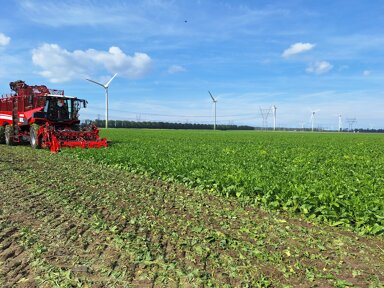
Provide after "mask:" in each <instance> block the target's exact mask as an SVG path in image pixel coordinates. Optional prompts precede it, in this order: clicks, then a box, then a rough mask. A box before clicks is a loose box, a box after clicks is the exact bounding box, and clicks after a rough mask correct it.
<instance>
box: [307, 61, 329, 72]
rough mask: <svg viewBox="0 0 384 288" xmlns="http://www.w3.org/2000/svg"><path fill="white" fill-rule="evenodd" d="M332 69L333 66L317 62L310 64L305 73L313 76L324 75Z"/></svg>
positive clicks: (324, 62)
mask: <svg viewBox="0 0 384 288" xmlns="http://www.w3.org/2000/svg"><path fill="white" fill-rule="evenodd" d="M332 68H333V66H332V65H331V64H330V63H329V62H327V61H317V62H315V63H311V64H310V65H309V66H308V67H307V69H306V70H305V71H307V72H308V73H314V74H324V73H326V72H328V71H330V70H331V69H332Z"/></svg>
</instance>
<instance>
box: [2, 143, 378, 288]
mask: <svg viewBox="0 0 384 288" xmlns="http://www.w3.org/2000/svg"><path fill="white" fill-rule="evenodd" d="M0 159H1V160H0V169H1V171H2V173H1V176H0V185H1V186H0V187H2V190H1V198H2V199H4V201H3V202H2V206H1V209H0V217H1V218H0V219H1V222H0V227H1V230H0V245H1V246H0V255H1V258H0V261H1V266H0V267H1V268H0V281H2V282H3V285H8V286H12V285H13V284H15V283H18V285H19V284H20V285H21V284H22V283H29V284H31V285H32V284H33V285H41V286H43V287H44V285H45V286H46V287H51V286H55V285H58V283H67V284H68V285H91V286H92V287H105V286H109V287H123V286H137V287H143V286H148V287H149V286H151V287H152V286H156V287H178V286H180V287H185V286H193V287H195V286H206V285H215V286H223V285H228V286H244V285H251V286H257V285H260V286H262V285H264V286H268V285H269V286H270V287H280V286H283V285H291V286H293V287H312V286H316V285H318V286H322V287H324V286H337V285H339V286H341V287H342V285H344V284H345V285H355V286H360V287H365V286H369V285H373V286H375V285H377V286H378V285H381V284H382V283H383V282H384V273H383V271H384V261H383V260H384V252H383V250H382V249H381V247H384V246H383V244H384V242H383V240H382V238H380V237H367V236H359V235H358V234H356V233H353V232H350V231H347V230H342V229H339V228H334V227H329V226H324V225H314V224H310V223H308V222H305V221H303V220H300V219H296V218H292V217H288V216H287V215H285V214H282V213H279V212H267V211H263V210H260V209H258V208H251V207H247V206H245V207H244V206H243V205H241V203H240V202H238V201H237V200H235V199H227V198H222V197H220V196H215V195H212V194H209V193H205V192H202V191H193V190H190V189H188V188H186V187H184V186H181V185H178V184H171V183H167V182H163V181H160V180H153V179H149V178H146V177H144V176H140V175H135V174H131V173H129V172H126V171H122V170H116V169H113V168H111V167H107V166H105V165H101V164H96V163H93V162H91V161H80V160H77V159H75V158H74V157H72V156H70V155H65V154H57V155H54V154H50V153H48V152H47V151H34V150H31V149H30V148H29V147H6V146H0ZM5 258H6V259H5ZM11 270H12V272H11ZM343 283H344V284H343ZM380 283H381V284H380Z"/></svg>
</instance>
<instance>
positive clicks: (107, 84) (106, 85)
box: [104, 73, 117, 88]
mask: <svg viewBox="0 0 384 288" xmlns="http://www.w3.org/2000/svg"><path fill="white" fill-rule="evenodd" d="M116 75H117V73H115V75H113V77H112V78H111V79H110V80H109V81H108V82H107V83H106V84H105V85H104V87H106V88H108V86H109V84H110V83H111V82H112V80H113V78H115V77H116Z"/></svg>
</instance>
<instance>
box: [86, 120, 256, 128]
mask: <svg viewBox="0 0 384 288" xmlns="http://www.w3.org/2000/svg"><path fill="white" fill-rule="evenodd" d="M85 122H86V123H87V122H93V123H95V124H96V126H97V127H100V128H104V127H105V120H94V121H91V120H86V121H85ZM108 128H150V129H196V130H212V129H213V125H212V124H198V123H170V122H152V121H127V120H108ZM216 129H217V130H254V129H255V128H254V127H252V126H247V125H240V126H239V125H225V124H224V125H223V124H219V125H216Z"/></svg>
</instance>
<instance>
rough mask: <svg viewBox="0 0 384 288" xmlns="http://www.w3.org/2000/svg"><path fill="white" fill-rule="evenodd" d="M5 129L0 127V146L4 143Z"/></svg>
mask: <svg viewBox="0 0 384 288" xmlns="http://www.w3.org/2000/svg"><path fill="white" fill-rule="evenodd" d="M4 132H5V128H4V127H3V126H0V144H4V143H5V134H4Z"/></svg>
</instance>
